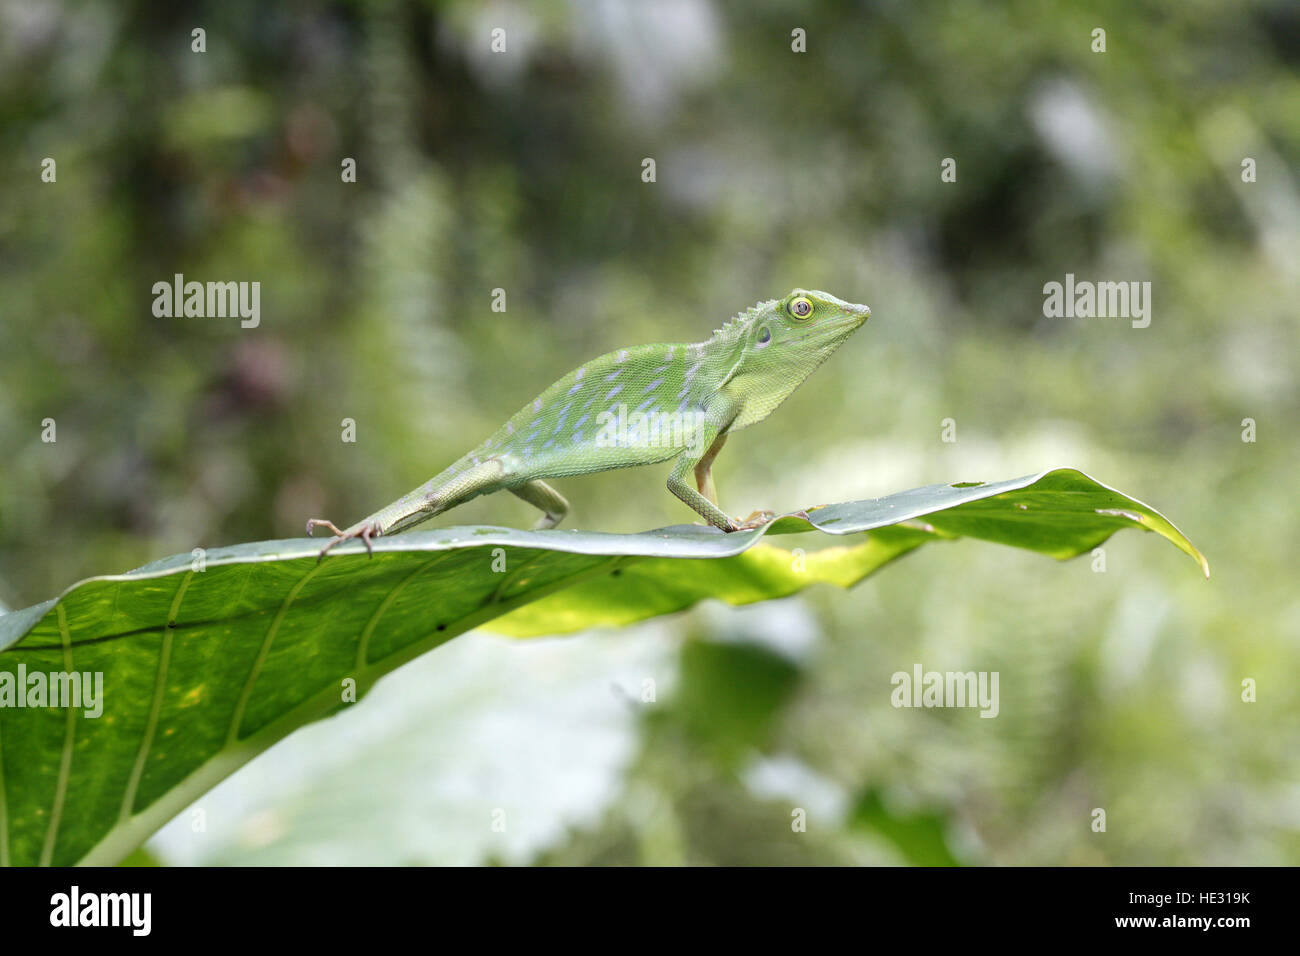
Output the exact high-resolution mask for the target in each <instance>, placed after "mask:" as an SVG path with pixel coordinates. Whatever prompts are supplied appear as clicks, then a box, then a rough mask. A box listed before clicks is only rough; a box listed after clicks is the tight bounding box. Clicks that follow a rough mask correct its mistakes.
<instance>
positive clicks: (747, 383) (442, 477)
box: [307, 289, 871, 556]
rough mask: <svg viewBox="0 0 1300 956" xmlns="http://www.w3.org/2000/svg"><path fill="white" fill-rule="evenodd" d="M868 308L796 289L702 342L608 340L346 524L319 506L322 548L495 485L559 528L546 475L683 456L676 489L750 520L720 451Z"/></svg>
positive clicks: (420, 516)
mask: <svg viewBox="0 0 1300 956" xmlns="http://www.w3.org/2000/svg"><path fill="white" fill-rule="evenodd" d="M870 315H871V310H870V309H868V308H867V307H866V306H862V305H853V304H851V303H848V302H844V301H842V300H841V299H837V298H836V297H835V296H833V295H830V294H828V293H825V292H808V291H804V290H802V289H795V290H794V291H793V292H791V293H790V294H789V295H788V296H786V297H785V298H784V299H773V300H770V301H767V302H760V303H758V304H757V305H755V306H754V307H753V308H750V309H747V310H746V311H744V312H742V313H740V314H739V315H737V316H736V317H735V318H733V319H732V320H731V321H730V322H728V323H727V324H726V325H724V326H723V327H722V328H720V329H718V330H716V331H715V332H714V333H713V336H712V337H711V338H710V339H708V340H706V341H704V342H696V343H693V344H684V343H674V344H662V345H643V346H639V347H637V348H631V349H619V350H617V351H614V352H609V353H607V354H605V355H602V356H599V357H598V358H595V359H593V360H592V361H590V362H588V363H586V364H585V365H581V366H579V367H578V368H576V369H574V370H573V371H571V372H569V374H567V375H565V376H564V377H563V378H561V379H560V380H559V381H558V382H556V383H555V384H554V385H551V386H550V387H549V388H547V389H546V390H545V391H544V392H542V394H540V395H538V396H537V397H536V398H535V399H533V400H532V401H531V402H529V403H528V404H527V405H525V406H524V407H523V408H521V409H520V410H519V411H518V412H516V413H515V414H514V415H513V416H511V418H510V419H509V420H508V421H507V422H506V423H505V424H504V425H502V426H501V427H500V428H499V429H497V431H496V432H495V433H494V434H492V435H491V436H490V437H489V438H488V439H487V440H486V441H484V442H483V443H482V444H481V445H479V446H478V447H477V448H475V449H474V450H473V451H471V452H469V453H468V454H466V455H465V456H464V457H462V458H461V459H459V460H458V461H456V462H454V463H453V464H451V465H450V466H449V467H448V468H446V469H445V470H444V471H442V472H440V473H439V474H437V475H435V476H434V477H433V478H431V479H429V481H427V482H425V483H424V484H423V485H421V486H420V487H419V488H416V489H415V490H414V491H411V492H409V493H408V494H406V495H403V496H402V497H401V498H399V499H398V500H397V501H394V502H393V503H392V504H390V505H388V506H386V507H384V508H381V509H380V510H379V511H377V512H375V513H374V514H372V515H370V516H369V517H367V518H364V519H362V520H361V521H359V522H357V523H356V524H354V525H352V526H351V527H350V528H347V529H345V530H339V529H338V528H336V527H335V526H334V525H333V523H331V522H329V521H325V520H323V519H319V518H313V519H311V520H310V521H308V522H307V531H308V533H309V534H310V533H311V532H312V530H313V528H314V527H315V526H316V525H320V526H321V527H325V528H328V529H329V530H330V531H332V532H333V533H334V535H335V537H334V539H333V540H332V541H331V542H330V543H329V544H328V545H326V547H325V548H324V550H322V551H321V554H322V556H323V555H324V554H325V552H326V551H328V550H329V549H330V548H331V547H333V546H334V545H336V544H338V543H339V542H340V541H345V540H347V539H349V538H358V537H359V538H361V539H363V540H364V541H365V543H366V546H367V547H369V544H370V538H372V537H376V536H378V535H384V534H394V533H396V532H399V531H403V530H406V529H407V528H410V527H412V526H414V525H416V524H419V523H421V522H423V521H425V520H427V519H429V518H431V517H433V516H434V515H437V514H441V513H442V512H444V511H447V510H448V509H450V508H454V507H456V506H457V505H459V504H463V503H464V502H466V501H468V500H470V499H471V498H475V497H478V496H479V495H484V494H490V493H492V492H495V491H510V492H513V493H514V494H516V495H518V496H519V497H520V498H523V499H524V500H525V501H527V502H529V503H530V504H533V505H536V506H537V507H538V508H540V509H541V510H542V512H543V516H542V518H541V520H540V521H539V522H538V525H537V527H538V528H552V527H555V525H557V524H558V523H559V522H560V520H561V519H563V517H564V515H565V514H566V513H567V511H568V507H569V506H568V502H566V501H565V500H564V498H563V497H562V496H561V495H560V494H559V492H557V491H555V489H553V488H551V487H550V486H549V485H547V484H546V483H545V481H543V479H547V478H562V477H566V476H572V475H585V474H590V473H592V472H597V471H608V470H610V469H614V468H628V467H632V466H636V465H649V464H655V463H657V462H663V461H668V460H670V459H673V458H676V459H677V464H676V466H675V467H674V469H673V472H672V475H671V476H670V477H669V479H668V488H669V490H670V491H672V492H673V494H675V495H677V497H679V498H681V499H682V501H684V502H685V503H686V504H687V505H689V506H690V507H691V508H693V509H694V510H695V511H697V512H698V513H699V514H700V515H702V516H703V517H704V518H705V519H706V520H707V521H708V522H709V523H710V524H712V525H714V526H715V527H718V528H721V529H722V530H724V531H735V530H738V529H739V528H741V527H752V526H754V525H753V522H754V516H751V517H750V519H747V521H745V522H737V521H734V520H733V519H732V518H730V517H729V516H728V515H727V514H726V512H724V511H723V510H722V509H720V508H719V507H718V505H717V495H716V493H715V492H714V488H713V478H712V463H713V459H714V458H715V457H716V456H717V454H718V452H719V451H720V450H721V448H722V445H723V443H724V442H725V441H726V439H727V436H728V435H729V434H731V433H732V432H735V431H739V430H740V429H742V428H747V427H748V426H750V425H752V424H754V423H756V422H759V421H762V420H763V419H764V418H766V417H767V416H768V415H769V414H771V412H772V410H773V409H775V408H776V407H777V406H778V405H779V404H781V402H783V401H784V400H785V399H786V398H787V397H788V396H789V395H790V393H791V392H793V391H794V390H795V389H796V388H798V387H799V385H800V384H801V383H802V382H803V381H804V379H806V378H807V377H808V376H809V375H810V374H812V372H813V371H814V370H815V369H816V368H817V366H819V365H821V363H822V362H824V361H825V360H826V359H827V358H828V357H829V356H830V355H831V353H832V352H834V351H835V350H836V349H837V348H838V347H839V346H840V345H841V344H842V343H843V342H844V340H845V339H846V338H848V336H849V335H851V334H852V333H853V332H854V331H855V330H856V329H857V328H858V327H859V326H860V325H862V323H863V322H865V321H866V320H867V318H868V317H869V316H870ZM692 471H694V477H695V481H696V487H694V488H692V487H691V485H690V483H689V482H688V480H687V476H688V475H689V474H690V473H691V472H692ZM763 514H764V515H766V514H767V513H763ZM760 520H761V519H760Z"/></svg>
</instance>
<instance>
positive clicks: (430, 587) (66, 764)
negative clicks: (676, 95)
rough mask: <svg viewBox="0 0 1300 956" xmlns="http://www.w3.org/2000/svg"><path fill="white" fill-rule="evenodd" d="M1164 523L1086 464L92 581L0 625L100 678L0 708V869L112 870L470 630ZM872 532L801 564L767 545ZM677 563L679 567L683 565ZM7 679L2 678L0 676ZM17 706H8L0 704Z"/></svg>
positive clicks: (21, 646) (765, 588)
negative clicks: (940, 546) (834, 497)
mask: <svg viewBox="0 0 1300 956" xmlns="http://www.w3.org/2000/svg"><path fill="white" fill-rule="evenodd" d="M1126 527H1140V528H1144V529H1146V530H1148V531H1154V532H1156V533H1157V534H1160V535H1162V536H1163V537H1165V538H1167V539H1168V540H1170V541H1171V542H1173V543H1174V544H1175V545H1176V546H1177V547H1178V548H1180V549H1182V550H1183V551H1185V552H1186V553H1187V554H1189V555H1191V556H1192V557H1193V558H1195V559H1196V561H1197V562H1199V563H1200V565H1201V567H1202V568H1203V569H1204V570H1205V572H1206V573H1207V574H1208V573H1209V568H1208V565H1207V564H1206V562H1205V559H1204V558H1203V557H1202V556H1201V554H1200V552H1198V551H1197V550H1196V549H1195V548H1194V547H1193V546H1192V544H1191V543H1190V542H1189V541H1188V540H1187V539H1186V538H1185V537H1183V535H1182V534H1181V533H1180V532H1179V531H1178V529H1177V528H1175V527H1174V526H1173V525H1172V524H1170V523H1169V522H1168V521H1167V520H1165V518H1164V517H1162V516H1161V515H1160V514H1159V513H1157V512H1156V511H1154V510H1152V509H1151V508H1149V507H1147V506H1146V505H1144V504H1142V503H1141V502H1138V501H1135V500H1133V499H1132V498H1129V497H1127V496H1125V495H1122V494H1120V493H1119V492H1117V491H1114V490H1113V489H1110V488H1107V487H1106V486H1104V485H1101V484H1099V483H1097V482H1096V481H1094V480H1093V479H1091V478H1089V477H1088V476H1087V475H1084V474H1082V473H1081V472H1078V471H1074V470H1071V469H1058V470H1054V471H1049V472H1044V473H1042V474H1040V475H1032V476H1029V477H1026V478H1020V479H1015V480H1012V481H1005V482H1001V483H998V484H979V483H962V484H958V485H934V486H930V487H926V488H918V489H915V490H912V491H907V492H903V493H901V494H897V495H890V496H889V497H886V498H877V499H872V500H869V501H854V502H846V503H843V504H835V505H827V506H825V507H820V508H816V509H810V510H809V513H808V514H806V515H805V514H800V515H787V516H784V517H781V518H779V519H778V520H777V521H775V522H773V523H771V524H770V525H768V526H767V527H766V528H764V529H760V530H755V531H748V532H738V533H735V534H730V535H724V534H722V533H721V532H718V531H716V530H714V529H712V528H702V527H696V526H689V525H688V526H680V527H674V528H665V529H662V530H658V531H649V532H645V533H643V534H634V535H620V534H600V533H596V532H583V531H565V530H554V531H540V532H532V531H515V530H511V529H508V528H493V527H474V528H447V529H442V530H435V531H425V532H414V533H410V534H404V535H399V536H396V537H391V538H381V539H379V540H378V541H376V543H375V554H374V557H373V558H367V556H366V553H365V550H364V548H363V547H362V545H361V544H360V543H358V542H349V543H348V544H346V545H343V546H340V547H339V548H337V549H336V550H335V552H333V553H332V554H331V556H330V557H329V558H327V559H326V560H325V561H323V562H320V563H317V560H316V556H317V552H318V549H319V548H320V542H316V541H312V540H310V539H297V540H290V541H266V542H258V543H252V544H243V545H238V546H235V547H230V548H220V549H215V550H213V551H209V552H207V553H206V555H204V556H203V561H202V563H201V564H200V563H199V562H198V559H197V558H195V557H194V556H191V555H177V556H174V557H171V558H167V559H165V560H162V561H158V562H155V563H153V564H150V565H146V566H145V567H143V568H139V569H138V570H136V571H132V572H130V573H129V574H120V575H111V576H104V577H95V578H89V579H87V580H85V581H81V582H80V583H78V584H75V585H73V586H72V587H71V588H69V589H68V590H67V591H65V592H64V593H63V594H62V595H60V596H59V597H58V598H56V599H54V600H52V601H47V602H45V603H43V604H39V605H36V606H34V607H30V608H27V609H25V610H21V611H14V612H11V613H9V614H6V615H4V616H0V704H4V703H6V702H5V700H4V699H3V696H2V695H3V691H4V686H5V683H4V682H5V681H9V682H11V683H10V686H11V687H12V686H13V682H16V681H17V677H18V674H19V668H22V669H23V670H24V672H25V673H26V674H27V675H31V674H33V673H38V672H40V673H50V672H65V673H68V672H74V671H75V672H84V673H95V672H99V673H102V675H103V686H104V694H103V713H102V715H101V716H100V717H98V718H93V717H88V716H85V715H84V713H83V710H81V709H75V708H62V709H61V708H56V707H50V706H45V707H42V706H36V707H15V706H0V862H3V863H8V864H36V863H41V864H51V863H52V864H66V863H73V862H85V863H101V864H102V863H114V862H117V861H118V860H120V859H122V858H123V857H125V856H126V855H127V854H128V853H129V852H130V851H131V850H132V849H133V848H135V847H136V846H138V845H139V844H140V843H141V842H142V841H143V840H144V839H145V838H146V837H148V836H149V834H151V833H152V832H153V831H154V830H155V829H156V828H157V827H158V826H160V825H161V824H162V823H164V822H166V821H167V820H168V819H170V818H171V817H172V816H174V815H175V814H176V813H178V812H180V811H181V810H183V809H184V808H185V807H186V806H188V805H189V804H190V803H191V802H193V800H194V799H196V798H197V797H198V796H199V795H200V794H202V793H203V792H204V791H205V790H207V789H208V788H209V787H211V786H212V785H213V784H215V783H216V782H217V781H219V780H221V779H222V778H224V777H226V776H227V775H229V774H230V773H232V772H233V771H234V770H236V769H237V768H238V767H239V766H241V765H242V764H243V763H245V762H246V761H248V760H249V759H250V758H252V757H253V756H254V755H256V754H257V753H259V752H261V751H262V750H264V749H266V748H267V747H269V746H270V745H271V744H272V743H274V742H275V741H277V740H279V739H280V738H282V737H284V736H285V735H286V734H288V733H290V732H292V731H293V730H295V729H296V728H298V727H301V726H302V725H304V724H306V723H309V722H310V721H313V720H316V719H318V718H320V717H322V716H324V715H326V714H328V713H329V712H331V711H333V710H335V709H337V708H339V707H340V706H343V702H344V699H345V698H344V688H345V685H346V684H347V683H348V682H349V681H354V682H355V686H356V689H357V696H358V697H359V696H360V694H362V693H364V692H365V691H366V690H367V689H368V688H369V687H370V686H371V685H373V683H374V682H375V680H377V679H378V678H379V677H381V676H382V675H384V674H386V673H387V672H389V671H391V670H393V669H394V668H396V667H398V666H400V665H401V664H403V663H404V662H406V661H409V660H411V659H412V658H414V657H416V656H417V655H420V654H423V653H424V652H426V651H428V650H430V649H431V648H434V647H436V646H438V645H439V644H441V643H443V642H444V641H447V640H449V639H451V638H452V637H454V636H455V635H457V634H461V633H463V632H465V631H467V630H470V629H471V628H474V627H478V626H480V625H483V624H487V623H488V622H492V626H493V628H494V629H496V630H499V631H501V632H503V633H507V634H512V635H516V636H528V635H535V634H547V633H563V632H569V631H574V630H579V629H582V628H588V627H592V626H597V625H621V624H627V623H629V622H632V621H636V620H641V619H644V618H648V617H652V616H654V615H658V614H665V613H669V612H672V611H676V610H680V609H682V608H685V607H688V606H690V605H691V604H693V603H695V602H696V601H699V600H701V599H703V598H706V597H713V598H719V599H721V600H723V601H727V602H730V603H732V604H743V603H748V602H752V601H761V600H766V599H769V598H773V597H779V596H782V595H787V594H792V593H794V592H796V591H798V590H800V589H802V588H804V587H807V586H808V585H809V584H811V583H813V582H817V581H824V582H829V583H833V584H838V585H840V586H842V587H848V586H850V585H852V584H855V583H856V582H858V581H860V580H862V579H863V578H865V577H866V576H867V575H869V574H871V573H872V572H874V571H875V570H877V569H878V568H880V567H882V566H884V565H885V564H887V563H889V562H890V561H892V560H893V559H895V558H897V557H899V556H900V555H903V554H905V553H907V552H908V551H910V550H912V549H913V548H916V547H918V546H919V545H921V544H923V543H925V542H927V541H931V540H936V539H945V538H957V537H971V538H980V539H983V540H986V541H996V542H1000V543H1003V544H1009V545H1014V546H1016V547H1021V548H1027V549H1029V550H1033V551H1037V552H1041V553H1043V554H1047V555H1050V556H1052V557H1055V558H1068V557H1073V556H1075V555H1077V554H1080V553H1082V552H1084V551H1087V550H1090V549H1091V548H1093V547H1095V546H1097V545H1098V544H1100V543H1101V542H1103V541H1105V540H1106V539H1107V538H1108V537H1110V535H1111V534H1113V533H1114V532H1115V531H1117V530H1119V529H1120V528H1126ZM813 529H816V530H818V531H822V532H827V533H830V534H835V535H849V534H858V533H861V532H870V533H869V534H868V535H866V536H865V538H863V539H860V540H859V541H857V542H855V543H853V544H851V545H848V546H841V547H831V548H826V549H823V550H819V551H815V552H812V553H809V554H807V555H804V554H803V553H802V551H801V550H795V551H790V550H786V549H782V548H778V547H776V546H774V545H772V544H769V543H760V539H762V538H763V537H764V536H765V535H777V534H789V533H794V532H801V531H804V532H806V531H810V530H813ZM686 561H689V563H685V562H686ZM6 675H12V676H10V677H6ZM9 703H11V704H12V702H9Z"/></svg>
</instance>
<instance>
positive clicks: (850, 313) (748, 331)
mask: <svg viewBox="0 0 1300 956" xmlns="http://www.w3.org/2000/svg"><path fill="white" fill-rule="evenodd" d="M870 317H871V310H870V309H868V308H867V307H866V306H865V305H854V304H853V303H852V302H845V301H844V300H843V299H838V298H836V297H835V296H833V295H831V294H830V293H829V292H818V291H809V290H807V289H795V290H794V291H793V292H791V293H790V294H789V295H787V296H786V297H785V298H783V299H773V300H772V301H770V302H764V303H763V304H762V305H760V306H758V307H757V308H755V309H754V310H753V311H752V312H751V313H750V314H749V315H748V316H746V319H747V321H746V322H745V329H744V333H745V334H744V352H745V358H744V359H743V364H744V365H746V366H749V367H751V368H755V369H758V368H774V367H781V368H784V369H786V370H787V372H788V373H793V374H797V373H798V371H802V372H803V375H800V376H799V378H800V380H802V378H803V377H804V376H806V375H808V374H811V373H812V371H813V370H814V369H815V368H817V366H818V365H821V363H822V362H824V361H826V359H827V358H828V357H829V356H830V354H831V353H832V352H834V351H835V350H836V349H837V348H839V347H840V346H841V345H843V344H844V340H845V339H847V338H848V337H849V336H850V335H852V334H853V333H854V332H855V331H857V329H858V327H859V326H860V325H862V323H864V322H866V321H867V319H868V318H870Z"/></svg>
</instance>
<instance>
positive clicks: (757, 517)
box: [734, 511, 776, 531]
mask: <svg viewBox="0 0 1300 956" xmlns="http://www.w3.org/2000/svg"><path fill="white" fill-rule="evenodd" d="M775 517H776V515H775V514H774V513H773V512H771V511H753V512H750V515H749V517H748V518H746V519H745V520H744V521H736V522H734V524H735V530H736V531H751V530H753V529H754V528H761V527H763V525H765V524H767V523H768V522H770V521H771V520H772V519H773V518H775Z"/></svg>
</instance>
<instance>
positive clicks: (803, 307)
mask: <svg viewBox="0 0 1300 956" xmlns="http://www.w3.org/2000/svg"><path fill="white" fill-rule="evenodd" d="M812 310H813V306H812V303H811V302H809V301H808V300H807V299H806V298H804V297H803V296H799V298H797V299H793V300H791V302H790V314H791V315H793V316H794V317H795V318H796V319H806V318H808V316H810V315H812Z"/></svg>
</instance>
